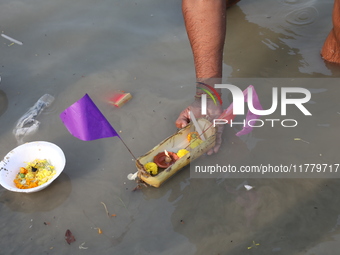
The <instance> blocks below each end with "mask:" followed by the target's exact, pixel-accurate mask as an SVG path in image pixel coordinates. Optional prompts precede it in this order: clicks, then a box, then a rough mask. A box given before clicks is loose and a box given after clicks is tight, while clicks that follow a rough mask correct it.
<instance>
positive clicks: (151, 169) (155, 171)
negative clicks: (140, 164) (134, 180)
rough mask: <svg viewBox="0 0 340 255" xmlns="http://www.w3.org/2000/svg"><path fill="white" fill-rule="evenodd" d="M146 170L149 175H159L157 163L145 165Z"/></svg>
mask: <svg viewBox="0 0 340 255" xmlns="http://www.w3.org/2000/svg"><path fill="white" fill-rule="evenodd" d="M144 168H145V170H146V171H147V172H148V173H150V174H152V175H156V174H158V167H157V165H156V163H154V162H149V163H146V164H145V165H144Z"/></svg>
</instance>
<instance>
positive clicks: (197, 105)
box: [176, 98, 224, 155]
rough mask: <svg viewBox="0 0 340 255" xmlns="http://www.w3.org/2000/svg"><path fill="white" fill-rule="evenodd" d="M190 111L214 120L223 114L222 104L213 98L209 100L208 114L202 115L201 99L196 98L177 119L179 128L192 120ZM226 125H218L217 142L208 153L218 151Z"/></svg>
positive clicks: (197, 116) (197, 115) (199, 116)
mask: <svg viewBox="0 0 340 255" xmlns="http://www.w3.org/2000/svg"><path fill="white" fill-rule="evenodd" d="M190 111H192V113H193V114H194V116H195V117H196V118H197V119H198V118H206V119H207V120H209V121H211V122H212V121H213V119H217V118H218V117H219V116H220V115H221V114H222V106H221V105H219V104H217V105H215V103H214V102H213V101H212V100H211V99H208V100H207V115H202V112H201V99H200V98H196V99H195V101H194V102H193V103H192V104H191V105H189V106H188V107H187V108H186V109H185V110H183V111H182V112H181V113H180V115H179V116H178V118H177V120H176V126H177V128H183V127H185V126H186V125H188V124H189V122H190ZM223 128H224V125H217V130H216V131H217V133H216V144H215V147H214V148H212V149H210V150H209V151H208V152H207V154H208V155H211V154H213V153H217V152H218V150H219V149H220V147H221V144H222V133H223Z"/></svg>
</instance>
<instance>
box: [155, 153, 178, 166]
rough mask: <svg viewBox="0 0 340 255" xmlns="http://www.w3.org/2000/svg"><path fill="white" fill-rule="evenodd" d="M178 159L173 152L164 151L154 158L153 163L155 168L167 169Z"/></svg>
mask: <svg viewBox="0 0 340 255" xmlns="http://www.w3.org/2000/svg"><path fill="white" fill-rule="evenodd" d="M177 159H179V157H178V156H177V154H176V153H174V152H171V151H169V152H167V151H166V150H164V152H160V153H158V154H157V155H156V156H155V157H154V158H153V161H154V162H155V163H156V164H157V166H159V167H161V168H168V167H169V166H171V165H172V164H173V163H175V162H176V161H177Z"/></svg>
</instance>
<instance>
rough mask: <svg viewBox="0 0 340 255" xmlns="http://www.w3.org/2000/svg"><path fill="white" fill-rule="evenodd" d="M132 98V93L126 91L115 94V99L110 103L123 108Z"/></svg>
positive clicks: (112, 98)
mask: <svg viewBox="0 0 340 255" xmlns="http://www.w3.org/2000/svg"><path fill="white" fill-rule="evenodd" d="M131 98H132V96H131V94H130V93H125V92H124V91H119V92H115V93H114V94H113V97H111V98H110V103H111V104H113V105H114V106H116V107H121V106H123V105H124V104H126V103H127V102H128V101H129V100H130V99H131Z"/></svg>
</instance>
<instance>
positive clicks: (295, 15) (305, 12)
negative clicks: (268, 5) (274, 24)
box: [286, 6, 319, 26]
mask: <svg viewBox="0 0 340 255" xmlns="http://www.w3.org/2000/svg"><path fill="white" fill-rule="evenodd" d="M318 15H319V12H318V10H317V9H316V8H315V7H313V6H310V7H306V8H303V9H299V10H295V11H292V12H290V13H288V14H287V16H286V21H287V22H288V23H290V24H293V25H299V26H302V25H308V24H311V23H313V22H314V21H315V20H316V19H317V17H318Z"/></svg>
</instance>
